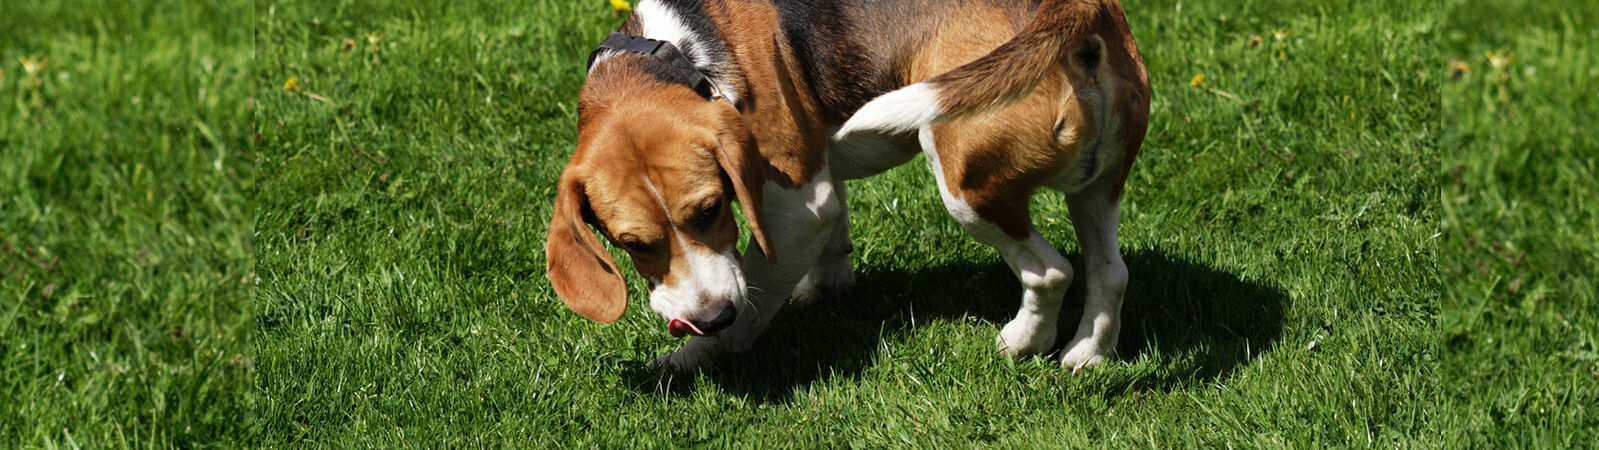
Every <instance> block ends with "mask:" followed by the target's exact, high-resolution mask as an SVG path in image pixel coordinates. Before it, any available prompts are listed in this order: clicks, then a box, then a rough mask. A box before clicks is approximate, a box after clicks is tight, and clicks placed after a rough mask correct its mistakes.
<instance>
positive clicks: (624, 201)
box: [546, 55, 776, 322]
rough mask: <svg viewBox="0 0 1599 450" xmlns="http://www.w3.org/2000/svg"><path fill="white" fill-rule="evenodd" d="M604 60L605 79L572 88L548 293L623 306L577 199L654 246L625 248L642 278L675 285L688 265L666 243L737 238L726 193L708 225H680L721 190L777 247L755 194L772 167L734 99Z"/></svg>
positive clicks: (621, 231) (615, 227)
mask: <svg viewBox="0 0 1599 450" xmlns="http://www.w3.org/2000/svg"><path fill="white" fill-rule="evenodd" d="M617 57H619V58H627V57H637V56H634V55H618V56H617ZM609 67H617V66H604V65H602V66H599V67H597V68H596V72H597V73H600V75H601V76H598V77H596V78H595V79H596V80H609V81H601V82H597V83H591V84H590V85H587V86H585V87H584V90H583V93H582V94H580V96H579V100H578V104H579V108H582V109H583V110H584V111H585V116H584V118H583V120H581V122H580V123H579V125H578V126H579V129H578V141H579V145H578V148H577V150H576V151H574V152H573V155H572V161H571V162H570V163H568V164H567V167H566V169H565V170H564V171H563V172H562V174H561V183H560V184H559V185H558V188H557V190H558V194H557V207H556V208H555V211H554V213H553V215H552V218H551V227H550V238H549V239H548V240H547V243H546V255H547V257H548V258H549V259H548V261H549V263H548V275H549V277H550V280H551V284H552V285H554V287H555V290H556V293H557V295H559V296H560V297H561V299H562V300H563V301H564V302H566V304H567V306H568V307H570V308H571V309H572V310H573V311H576V312H578V313H579V314H582V315H583V316H584V317H588V318H590V319H594V320H598V321H602V322H610V321H614V320H616V318H617V317H619V316H620V315H621V313H622V310H623V309H625V308H626V304H627V293H626V290H625V288H624V285H623V283H622V278H621V273H620V272H619V271H617V270H616V264H615V263H614V262H613V261H612V260H611V258H610V255H609V254H607V253H606V252H605V250H604V248H603V247H600V246H599V242H598V240H596V239H594V236H593V234H592V233H591V232H590V231H589V230H588V229H587V227H586V226H583V221H584V217H583V214H584V213H583V211H585V210H586V211H588V213H589V214H591V216H592V218H593V219H594V224H595V225H600V224H603V225H604V226H603V227H602V229H601V230H600V232H601V233H602V234H604V235H605V237H606V238H607V239H609V240H611V241H612V242H616V243H623V242H630V241H633V242H642V243H646V244H649V247H651V249H652V250H653V251H647V252H638V251H633V250H631V249H629V250H628V253H629V254H630V255H631V256H632V258H633V265H634V267H635V268H636V269H637V270H638V271H639V273H640V274H641V275H643V276H644V277H645V278H646V279H647V280H649V281H650V282H651V283H665V284H667V285H672V284H674V283H676V282H677V280H676V279H675V278H674V277H675V276H677V274H686V273H689V270H688V267H687V266H686V264H687V263H686V262H685V261H684V260H683V259H682V258H681V256H682V252H680V251H674V250H673V249H681V248H687V249H700V250H703V251H706V252H709V253H719V252H722V251H724V250H726V249H728V248H731V247H732V246H733V244H735V242H736V241H737V240H738V225H737V223H736V222H735V221H734V219H733V214H732V213H731V210H728V209H727V207H728V206H727V202H726V201H722V203H721V204H722V211H721V214H719V215H718V220H717V221H716V223H715V225H714V226H712V227H709V228H707V229H698V228H696V227H694V226H689V225H688V222H690V220H691V218H692V216H693V215H694V214H695V213H696V212H697V211H699V210H700V208H701V207H703V206H705V205H707V204H711V203H714V202H716V201H718V200H723V199H724V198H730V197H736V198H737V199H738V201H739V203H740V204H741V205H742V206H743V209H744V216H745V218H746V220H747V221H748V222H749V224H750V228H751V230H752V234H753V235H754V236H755V239H756V242H757V245H758V246H759V248H760V249H762V250H763V253H765V255H766V256H767V257H768V258H775V257H776V255H775V254H774V252H772V251H771V250H770V249H771V246H770V244H769V242H770V239H769V237H768V236H767V235H766V232H765V231H764V226H763V225H762V222H763V221H764V212H763V211H764V209H762V208H761V197H760V195H759V189H760V187H761V186H762V185H763V184H764V183H765V177H766V174H767V173H768V171H769V170H768V167H767V166H766V164H765V163H764V162H763V161H762V158H761V157H760V155H759V154H756V153H755V151H754V147H753V146H752V145H751V142H752V138H751V134H750V132H749V131H748V129H747V128H746V127H744V126H743V122H742V120H740V119H739V117H738V113H737V112H736V111H734V110H733V108H732V106H731V105H728V104H726V103H723V102H707V101H705V99H702V98H700V97H699V96H698V95H697V94H695V93H694V92H693V91H692V90H690V89H688V88H687V87H684V86H677V85H666V84H662V83H659V82H656V81H654V80H651V79H648V78H646V77H640V76H635V75H632V74H628V73H620V72H622V71H618V72H619V73H615V74H610V73H601V72H605V71H608V70H612V69H609ZM639 92H649V93H650V95H647V96H646V95H637V94H638V93H639ZM728 191H733V193H734V194H735V195H734V196H728V195H726V194H727V193H728ZM656 193H659V197H657V196H656ZM663 202H664V203H665V205H664V206H665V207H664V208H663V207H662V203H663ZM668 227H672V228H676V229H677V231H678V232H675V233H674V232H673V230H672V229H670V228H668Z"/></svg>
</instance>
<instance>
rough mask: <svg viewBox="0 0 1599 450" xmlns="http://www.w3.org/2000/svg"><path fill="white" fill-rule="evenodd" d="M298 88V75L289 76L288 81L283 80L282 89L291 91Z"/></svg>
mask: <svg viewBox="0 0 1599 450" xmlns="http://www.w3.org/2000/svg"><path fill="white" fill-rule="evenodd" d="M299 88H300V77H289V80H288V81H284V82H283V90H285V91H290V92H293V91H294V90H295V89H299Z"/></svg>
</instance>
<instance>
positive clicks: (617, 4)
mask: <svg viewBox="0 0 1599 450" xmlns="http://www.w3.org/2000/svg"><path fill="white" fill-rule="evenodd" d="M611 7H612V8H616V10H617V11H621V12H627V11H632V10H633V4H632V3H628V1H627V0H611Z"/></svg>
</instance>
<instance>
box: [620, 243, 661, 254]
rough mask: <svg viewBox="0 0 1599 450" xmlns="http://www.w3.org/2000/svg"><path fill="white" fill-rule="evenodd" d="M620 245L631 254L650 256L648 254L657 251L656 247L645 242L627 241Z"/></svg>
mask: <svg viewBox="0 0 1599 450" xmlns="http://www.w3.org/2000/svg"><path fill="white" fill-rule="evenodd" d="M619 243H620V244H622V247H623V248H626V249H627V251H630V252H633V253H644V254H648V253H652V252H654V251H655V247H652V246H650V244H646V243H644V241H638V240H625V241H621V242H619Z"/></svg>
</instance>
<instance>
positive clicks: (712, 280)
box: [650, 244, 744, 321]
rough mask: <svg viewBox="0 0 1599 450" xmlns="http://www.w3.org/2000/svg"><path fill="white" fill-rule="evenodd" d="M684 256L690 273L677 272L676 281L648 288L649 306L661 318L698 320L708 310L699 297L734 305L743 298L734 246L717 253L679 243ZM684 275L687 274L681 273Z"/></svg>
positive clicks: (742, 279) (741, 282)
mask: <svg viewBox="0 0 1599 450" xmlns="http://www.w3.org/2000/svg"><path fill="white" fill-rule="evenodd" d="M678 248H679V249H681V250H682V251H683V258H685V259H686V260H687V261H688V267H689V273H687V274H680V275H679V276H678V277H677V284H675V285H672V286H667V285H666V284H665V283H662V284H657V285H655V289H652V290H650V309H653V310H655V312H656V313H657V314H660V315H661V318H662V319H664V320H668V321H670V320H672V319H701V318H704V317H703V316H705V315H706V314H708V313H711V312H713V311H706V310H705V309H706V308H707V307H714V306H717V305H706V304H704V302H701V300H702V299H724V298H725V299H728V300H732V301H733V304H734V305H735V306H737V305H738V304H739V303H741V302H742V301H743V299H744V276H743V274H741V273H739V268H738V257H737V256H735V255H734V254H733V249H732V248H731V247H730V248H729V249H728V250H726V251H723V252H722V253H720V254H713V253H708V252H698V251H693V250H690V249H688V248H686V246H683V245H681V244H679V245H678ZM683 275H686V276H683Z"/></svg>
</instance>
